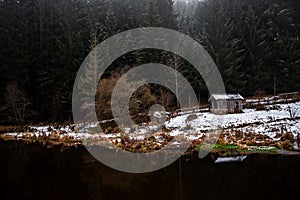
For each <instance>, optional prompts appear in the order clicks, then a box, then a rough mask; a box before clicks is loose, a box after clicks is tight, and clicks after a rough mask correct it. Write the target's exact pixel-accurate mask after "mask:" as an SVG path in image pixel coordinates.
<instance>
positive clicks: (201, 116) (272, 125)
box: [1, 102, 300, 150]
mask: <svg viewBox="0 0 300 200" xmlns="http://www.w3.org/2000/svg"><path fill="white" fill-rule="evenodd" d="M157 116H159V115H157ZM97 125H98V123H93V124H89V125H88V126H85V127H83V126H82V125H77V126H75V125H73V126H64V127H54V126H43V127H31V130H30V131H27V132H20V133H7V134H3V135H1V137H2V139H5V140H12V139H17V140H25V141H26V140H27V141H33V140H38V141H43V143H44V144H47V143H51V144H52V145H56V144H61V143H63V144H67V145H69V146H73V145H78V144H82V143H85V142H87V141H90V142H91V143H94V144H95V143H97V144H107V143H110V144H114V145H117V146H122V145H123V146H124V145H127V146H128V144H129V143H131V144H134V146H137V147H140V146H143V145H152V146H155V148H154V149H157V148H159V147H163V146H164V145H166V144H168V143H169V142H170V143H171V144H173V145H179V144H180V141H181V140H185V141H186V140H188V141H189V142H190V143H196V144H201V143H203V142H207V141H206V139H207V138H209V134H210V133H211V131H213V132H214V136H217V137H218V138H215V141H214V142H217V141H218V142H220V141H221V142H222V143H225V144H237V145H244V146H246V145H248V146H255V145H259V144H260V142H262V140H263V141H264V143H263V145H266V146H269V145H273V146H276V147H279V148H286V149H289V150H298V145H297V141H299V134H300V102H296V103H289V104H275V105H269V106H266V107H265V110H261V111H256V110H255V109H244V110H243V113H239V114H228V115H215V114H213V113H210V112H203V111H201V112H200V111H199V112H197V111H196V112H191V111H189V112H181V113H179V115H178V116H176V117H174V118H171V119H170V120H168V121H166V122H164V124H162V125H161V126H158V125H153V124H152V125H151V124H148V125H146V124H144V125H142V126H136V127H134V128H123V129H121V131H120V132H119V133H109V134H104V133H98V132H95V128H96V127H97ZM75 127H76V128H75ZM161 127H164V129H163V130H161ZM78 130H79V131H78ZM80 130H81V131H80ZM82 130H83V131H82ZM91 130H94V131H91ZM216 132H217V133H219V134H218V135H216V134H215V133H216ZM149 138H150V139H149ZM287 140H288V142H289V144H287ZM292 148H293V149H292Z"/></svg>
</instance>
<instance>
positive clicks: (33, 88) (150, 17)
mask: <svg viewBox="0 0 300 200" xmlns="http://www.w3.org/2000/svg"><path fill="white" fill-rule="evenodd" d="M0 20H1V23H0V35H1V36H0V37H1V40H0V46H1V49H0V51H1V52H0V61H1V62H0V73H1V79H0V93H1V94H2V95H1V96H0V105H1V112H0V123H1V124H6V125H9V124H14V125H17V124H21V125H22V124H28V123H38V122H63V121H72V90H73V84H74V80H75V77H76V73H77V71H78V69H79V67H80V66H81V64H82V62H83V61H84V59H85V58H86V56H87V55H88V54H89V52H90V51H91V50H92V49H93V48H95V47H96V45H97V44H99V43H101V42H102V41H104V40H105V39H107V38H109V37H111V36H113V35H115V34H116V33H120V32H123V31H126V30H129V29H133V28H138V27H164V28H169V29H173V30H177V31H179V32H182V33H184V34H187V35H188V36H190V37H191V38H193V39H194V40H196V41H197V42H199V43H200V44H201V45H203V47H204V48H205V49H206V50H207V52H208V53H209V54H210V56H211V57H212V59H213V60H214V61H215V63H216V65H217V67H218V69H219V71H220V73H221V75H222V78H223V81H224V84H225V86H226V91H227V92H231V93H240V94H241V95H243V96H245V97H250V96H259V95H277V94H279V93H285V92H295V91H300V81H299V80H300V34H299V33H300V2H299V1H295V0H203V1H198V0H187V1H180V0H177V1H174V0H101V1H100V0H0ZM149 62H152V63H164V64H166V65H168V66H171V67H173V68H174V67H176V69H177V70H178V71H179V72H180V73H182V74H183V75H184V76H185V77H186V78H187V79H188V80H189V82H190V83H191V85H192V87H193V89H194V91H195V93H196V94H197V97H198V98H199V100H200V101H201V102H202V101H203V102H207V100H208V98H209V93H208V90H207V87H206V85H205V83H204V82H203V80H202V78H201V76H200V75H199V74H197V72H196V71H195V70H193V67H192V66H191V65H190V64H189V63H188V62H186V61H185V60H184V59H182V58H179V57H178V56H176V55H174V54H171V53H169V52H161V51H159V50H155V49H144V50H139V51H134V52H130V53H128V54H126V55H123V56H122V57H120V58H119V59H117V60H115V61H114V63H113V64H112V65H111V66H110V67H109V70H107V71H106V72H105V75H104V76H103V77H102V78H101V80H100V81H99V84H101V85H102V87H99V88H98V90H97V94H96V98H97V105H96V110H97V114H98V115H99V116H100V118H101V119H109V118H111V111H110V109H109V107H110V105H109V99H110V95H111V92H112V90H113V87H114V85H115V84H116V82H117V81H118V79H119V78H120V77H121V76H122V74H123V73H125V72H126V71H128V70H129V69H131V68H133V67H135V66H138V65H141V64H144V63H149ZM153 88H154V89H153ZM157 91H159V92H157ZM134 97H136V98H140V99H141V102H142V103H136V102H133V103H132V106H131V107H132V111H131V112H132V114H133V115H134V114H137V113H139V112H142V111H143V110H147V109H149V108H150V107H151V105H153V104H156V103H160V102H163V104H164V105H165V106H166V107H167V108H168V109H170V110H172V109H175V108H176V107H177V102H176V98H175V95H174V94H173V93H172V92H170V91H168V89H167V88H163V87H160V86H158V85H154V86H152V87H150V86H144V87H142V88H140V89H139V91H136V92H135V94H134ZM133 100H134V98H133Z"/></svg>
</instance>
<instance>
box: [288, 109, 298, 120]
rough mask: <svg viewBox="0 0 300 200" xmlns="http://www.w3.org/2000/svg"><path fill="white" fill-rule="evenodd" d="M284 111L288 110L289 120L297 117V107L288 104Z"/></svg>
mask: <svg viewBox="0 0 300 200" xmlns="http://www.w3.org/2000/svg"><path fill="white" fill-rule="evenodd" d="M286 111H288V112H289V114H290V119H291V120H294V119H295V118H296V117H297V114H298V108H295V107H291V106H288V107H287V108H286Z"/></svg>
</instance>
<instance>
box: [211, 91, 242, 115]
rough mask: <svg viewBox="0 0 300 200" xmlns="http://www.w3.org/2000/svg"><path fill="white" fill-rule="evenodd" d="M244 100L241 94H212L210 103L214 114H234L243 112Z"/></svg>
mask: <svg viewBox="0 0 300 200" xmlns="http://www.w3.org/2000/svg"><path fill="white" fill-rule="evenodd" d="M243 100H244V98H243V97H242V96H241V95H240V94H212V95H211V97H210V98H209V100H208V101H209V102H210V111H211V112H212V113H215V114H233V113H240V112H242V110H243Z"/></svg>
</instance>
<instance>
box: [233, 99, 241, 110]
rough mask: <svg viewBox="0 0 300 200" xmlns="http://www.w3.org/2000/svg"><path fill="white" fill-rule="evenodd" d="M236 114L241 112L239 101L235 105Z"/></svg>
mask: <svg viewBox="0 0 300 200" xmlns="http://www.w3.org/2000/svg"><path fill="white" fill-rule="evenodd" d="M234 112H235V113H238V112H240V105H239V102H238V101H236V102H235V105H234Z"/></svg>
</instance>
